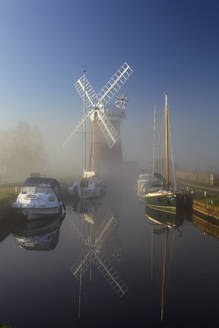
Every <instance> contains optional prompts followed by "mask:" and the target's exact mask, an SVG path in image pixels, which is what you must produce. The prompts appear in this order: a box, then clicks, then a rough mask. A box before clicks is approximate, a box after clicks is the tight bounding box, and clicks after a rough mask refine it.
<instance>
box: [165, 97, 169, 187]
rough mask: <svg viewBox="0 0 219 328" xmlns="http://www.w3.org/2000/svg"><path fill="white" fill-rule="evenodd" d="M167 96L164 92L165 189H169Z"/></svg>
mask: <svg viewBox="0 0 219 328" xmlns="http://www.w3.org/2000/svg"><path fill="white" fill-rule="evenodd" d="M167 96H168V93H167V92H165V133H166V137H165V144H166V188H167V190H168V189H169V148H168V107H167Z"/></svg>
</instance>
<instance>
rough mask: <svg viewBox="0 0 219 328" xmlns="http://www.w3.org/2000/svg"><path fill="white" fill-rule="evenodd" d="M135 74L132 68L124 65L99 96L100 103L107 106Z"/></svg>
mask: <svg viewBox="0 0 219 328" xmlns="http://www.w3.org/2000/svg"><path fill="white" fill-rule="evenodd" d="M132 73H133V70H132V69H131V67H130V66H129V65H128V64H127V63H124V64H123V65H122V66H121V67H120V68H119V69H118V71H117V72H116V73H115V74H114V75H113V76H112V77H111V78H110V79H109V81H108V82H107V83H106V84H105V86H104V87H103V88H102V89H101V90H100V92H99V93H98V94H97V99H98V103H97V106H99V105H100V104H103V105H106V104H107V103H108V102H109V101H110V100H111V99H112V97H113V96H115V94H116V93H117V92H118V91H119V89H120V88H121V87H122V86H123V85H124V84H125V82H126V81H127V80H128V78H129V77H130V75H131V74H132Z"/></svg>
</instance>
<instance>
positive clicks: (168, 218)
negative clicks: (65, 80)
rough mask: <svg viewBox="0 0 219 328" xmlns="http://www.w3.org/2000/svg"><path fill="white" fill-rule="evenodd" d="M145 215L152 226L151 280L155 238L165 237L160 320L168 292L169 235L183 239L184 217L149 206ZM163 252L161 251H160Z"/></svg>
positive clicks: (162, 260) (162, 317)
mask: <svg viewBox="0 0 219 328" xmlns="http://www.w3.org/2000/svg"><path fill="white" fill-rule="evenodd" d="M145 215H146V217H147V219H148V220H149V221H150V223H151V224H152V238H151V279H152V278H153V269H154V268H153V257H154V254H153V253H154V242H155V240H154V239H155V238H156V237H157V238H159V239H160V238H161V237H163V238H162V239H163V240H162V241H163V247H160V248H162V252H163V256H162V259H160V260H161V262H160V264H161V265H162V269H161V271H162V277H161V305H160V308H161V311H160V319H161V321H162V320H163V319H164V306H165V291H166V278H167V252H168V235H169V233H170V232H173V233H177V236H178V237H181V235H182V231H181V230H180V229H179V227H180V226H181V225H182V224H183V222H184V216H183V215H180V214H173V213H168V212H163V211H159V210H155V209H152V208H151V207H149V206H146V208H145ZM159 251H161V249H159ZM156 269H157V268H156Z"/></svg>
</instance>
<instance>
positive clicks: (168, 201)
mask: <svg viewBox="0 0 219 328" xmlns="http://www.w3.org/2000/svg"><path fill="white" fill-rule="evenodd" d="M164 95H165V150H166V158H165V160H166V177H162V176H161V175H160V174H158V173H154V176H156V177H157V178H159V179H160V180H161V181H162V183H163V187H161V188H160V190H157V191H152V192H148V193H146V195H145V200H146V202H147V206H148V207H151V208H153V209H156V210H159V211H164V212H167V213H176V207H177V206H178V204H179V205H180V204H181V203H182V201H183V198H182V193H181V192H178V191H175V190H173V189H172V188H170V181H169V131H168V106H167V97H168V93H167V92H166V93H165V94H164Z"/></svg>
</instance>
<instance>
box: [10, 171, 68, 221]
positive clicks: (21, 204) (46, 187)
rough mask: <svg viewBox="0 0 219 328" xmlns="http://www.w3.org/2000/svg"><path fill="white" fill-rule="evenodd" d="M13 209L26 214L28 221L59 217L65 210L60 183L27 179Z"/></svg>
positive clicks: (51, 180) (36, 178)
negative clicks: (45, 217) (43, 217)
mask: <svg viewBox="0 0 219 328" xmlns="http://www.w3.org/2000/svg"><path fill="white" fill-rule="evenodd" d="M13 207H14V208H16V209H18V210H19V211H20V212H21V213H22V214H24V215H25V216H26V218H27V220H33V219H37V218H40V217H42V216H54V215H58V214H59V213H61V212H62V209H63V208H65V206H64V203H63V202H62V200H61V193H60V185H59V183H58V181H57V180H56V179H51V178H42V177H34V178H33V177H31V178H27V179H26V181H25V182H24V184H23V186H22V188H21V192H20V193H19V195H18V197H17V200H16V202H15V203H14V204H13Z"/></svg>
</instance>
